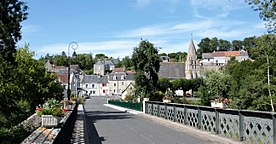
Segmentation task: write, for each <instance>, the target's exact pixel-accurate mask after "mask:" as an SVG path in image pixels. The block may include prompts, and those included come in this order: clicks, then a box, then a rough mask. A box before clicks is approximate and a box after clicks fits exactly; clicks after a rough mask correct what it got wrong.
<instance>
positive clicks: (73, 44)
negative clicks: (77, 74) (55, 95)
mask: <svg viewBox="0 0 276 144" xmlns="http://www.w3.org/2000/svg"><path fill="white" fill-rule="evenodd" d="M78 47H79V45H78V43H76V42H71V43H70V44H69V46H68V75H67V76H68V77H67V78H68V86H67V98H68V100H70V93H71V91H70V65H71V62H70V61H71V59H70V48H72V49H73V50H74V53H73V56H72V57H73V58H74V57H76V56H77V54H76V52H75V50H76V49H77V48H78Z"/></svg>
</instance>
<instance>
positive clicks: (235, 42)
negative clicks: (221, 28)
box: [232, 40, 243, 51]
mask: <svg viewBox="0 0 276 144" xmlns="http://www.w3.org/2000/svg"><path fill="white" fill-rule="evenodd" d="M242 49H243V42H242V41H240V40H233V41H232V50H235V51H238V50H242Z"/></svg>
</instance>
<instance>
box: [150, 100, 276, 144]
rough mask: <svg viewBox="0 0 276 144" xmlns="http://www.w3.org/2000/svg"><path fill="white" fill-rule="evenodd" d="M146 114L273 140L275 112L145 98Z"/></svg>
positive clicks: (233, 136) (244, 137) (261, 140)
mask: <svg viewBox="0 0 276 144" xmlns="http://www.w3.org/2000/svg"><path fill="white" fill-rule="evenodd" d="M145 112H146V113H147V114H150V115H153V116H157V117H161V118H164V119H167V120H170V121H174V122H177V123H181V124H184V125H188V126H192V127H196V128H198V129H201V130H204V131H209V132H213V133H215V134H218V135H220V136H223V137H227V138H230V139H234V140H238V141H244V142H246V143H267V144H274V143H276V113H271V112H260V111H245V110H232V109H216V108H212V107H204V106H193V105H182V104H173V103H162V102H153V101H147V102H146V103H145Z"/></svg>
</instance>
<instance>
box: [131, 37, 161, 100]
mask: <svg viewBox="0 0 276 144" xmlns="http://www.w3.org/2000/svg"><path fill="white" fill-rule="evenodd" d="M132 62H133V64H134V70H135V72H136V74H135V77H134V78H135V95H137V96H140V97H141V98H144V97H145V96H146V94H147V96H148V97H150V98H151V99H153V100H154V92H155V91H156V86H157V81H158V75H157V73H158V71H159V67H160V58H159V56H158V50H157V48H156V47H154V45H153V44H152V43H150V42H149V41H146V40H142V41H141V42H140V43H139V47H136V48H134V51H133V54H132Z"/></svg>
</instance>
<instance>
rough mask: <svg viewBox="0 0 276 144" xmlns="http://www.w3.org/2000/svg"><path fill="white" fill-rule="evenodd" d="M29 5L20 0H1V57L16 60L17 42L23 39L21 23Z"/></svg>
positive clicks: (9, 60) (24, 18) (25, 16)
mask: <svg viewBox="0 0 276 144" xmlns="http://www.w3.org/2000/svg"><path fill="white" fill-rule="evenodd" d="M27 9H28V7H27V6H26V4H25V2H21V1H19V0H0V58H1V61H3V60H2V59H4V60H7V61H8V62H14V54H15V52H16V43H17V42H18V41H19V40H20V39H21V37H22V36H21V32H20V31H21V27H22V26H21V25H20V23H21V22H22V21H23V20H26V19H27V15H28V13H27V12H26V11H27Z"/></svg>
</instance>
